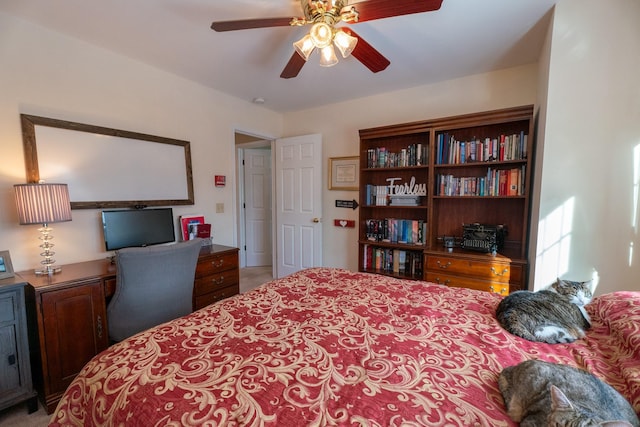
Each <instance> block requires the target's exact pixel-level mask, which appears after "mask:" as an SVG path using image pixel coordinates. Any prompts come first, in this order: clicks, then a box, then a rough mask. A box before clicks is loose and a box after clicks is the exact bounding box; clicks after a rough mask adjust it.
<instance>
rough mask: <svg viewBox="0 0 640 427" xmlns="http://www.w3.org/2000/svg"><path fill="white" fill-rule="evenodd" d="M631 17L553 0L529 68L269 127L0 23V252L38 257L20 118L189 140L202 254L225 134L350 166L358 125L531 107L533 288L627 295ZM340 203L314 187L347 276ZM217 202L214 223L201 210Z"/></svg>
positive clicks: (91, 251) (83, 227)
mask: <svg viewBox="0 0 640 427" xmlns="http://www.w3.org/2000/svg"><path fill="white" fill-rule="evenodd" d="M585 5H586V7H585ZM639 9H640V3H638V2H637V1H636V0H615V1H614V2H599V1H597V0H561V1H560V2H559V3H558V6H557V8H556V11H555V17H554V23H553V27H552V29H551V30H550V33H549V38H548V40H547V44H546V46H545V49H544V50H543V53H542V59H541V61H540V63H539V64H532V65H529V66H523V67H518V68H514V69H509V70H503V71H500V72H496V73H489V74H481V75H476V76H469V77H466V78H462V79H457V80H451V81H446V82H442V83H438V84H433V85H427V86H421V87H418V88H413V89H410V90H405V91H398V92H393V93H387V94H384V95H379V96H372V97H368V98H363V99H357V100H352V101H349V102H344V103H340V104H335V105H331V106H326V107H320V108H317V109H313V110H305V111H299V112H294V113H288V114H285V115H280V114H277V113H274V112H270V111H269V110H266V109H264V108H261V107H258V106H255V105H253V104H251V103H248V102H245V101H242V100H239V99H235V98H231V97H228V96H226V95H224V94H221V93H219V92H216V91H213V90H210V89H207V88H204V87H202V86H199V85H196V84H194V83H192V82H189V81H186V80H184V79H181V78H178V77H176V76H173V75H171V74H168V73H164V72H161V71H158V70H157V69H154V68H151V67H148V66H146V65H145V64H142V63H138V62H136V61H133V60H129V59H126V58H123V57H121V56H117V55H114V54H112V53H110V52H107V51H104V50H101V49H99V48H96V47H92V46H89V45H87V44H85V43H83V42H81V41H78V40H74V39H71V38H68V37H65V36H61V35H59V34H55V33H52V32H49V31H47V30H44V29H42V28H40V27H37V26H33V25H31V24H28V23H24V22H21V21H17V20H14V19H11V18H9V17H7V16H6V15H2V14H0V58H2V66H1V67H0V93H2V96H1V97H0V145H1V147H2V153H1V158H2V162H1V163H0V250H6V249H8V250H10V251H11V255H12V258H13V262H14V267H15V268H16V270H20V269H26V268H32V267H35V266H36V264H37V263H38V261H39V256H38V249H37V247H36V246H37V243H38V242H37V230H36V229H37V227H36V226H19V225H18V224H17V218H16V213H15V207H14V203H13V188H12V185H13V184H15V183H19V182H24V162H23V153H22V137H21V130H20V123H19V114H20V113H29V114H36V115H42V116H48V117H55V118H61V119H65V120H71V121H79V122H83V123H89V124H96V125H102V126H107V127H113V128H120V129H126V130H131V131H137V132H144V133H151V134H156V135H161V136H167V137H171V138H178V139H187V140H190V141H191V143H192V154H193V167H194V184H195V196H196V205H195V206H190V207H177V208H175V214H176V215H180V214H186V213H202V214H204V215H205V216H206V217H207V219H208V220H210V221H211V222H212V223H213V226H214V234H215V236H216V240H217V241H218V242H220V243H224V244H236V243H237V242H236V239H237V237H236V232H235V230H236V219H235V218H236V212H235V187H236V183H235V166H234V164H235V150H234V131H235V130H241V131H244V132H246V133H251V134H255V135H262V136H266V137H279V136H292V135H300V134H307V133H321V134H322V135H323V140H324V149H323V157H324V159H325V164H326V163H327V162H328V160H327V159H328V158H329V157H338V156H349V155H355V154H357V151H358V149H357V146H358V129H363V128H368V127H375V126H383V125H388V124H395V123H404V122H410V121H415V120H422V119H427V118H434V117H442V116H448V115H456V114H464V113H471V112H476V111H482V110H489V109H495V108H503V107H511V106H516V105H522V104H530V103H536V104H538V105H539V106H540V109H539V110H540V115H541V116H540V118H539V123H540V125H541V129H542V135H539V136H538V138H539V140H540V141H541V142H542V141H543V142H544V151H539V153H538V154H539V155H540V156H541V157H543V162H540V163H539V164H538V166H539V167H542V173H538V174H537V175H536V188H537V189H538V190H539V194H540V203H539V204H536V202H537V201H536V200H534V213H535V215H536V216H535V217H534V218H536V219H537V221H535V223H534V224H533V228H534V230H535V228H536V226H538V227H537V228H538V233H537V235H538V237H537V238H535V239H534V242H533V244H532V248H533V251H534V252H536V255H537V259H536V262H537V268H536V270H535V277H536V282H537V284H539V285H540V284H545V283H546V282H547V281H548V280H549V278H551V277H552V276H555V275H562V276H565V277H569V278H575V279H579V278H583V277H586V276H590V275H591V274H592V273H593V272H594V271H597V272H598V273H599V275H600V287H599V288H598V292H604V291H610V290H616V289H636V290H637V289H640V286H639V285H638V283H637V282H636V277H639V274H638V273H639V271H638V270H639V269H640V267H638V263H639V262H640V260H639V259H638V254H637V252H638V250H640V249H636V251H635V252H633V251H632V249H633V248H634V245H636V240H637V233H638V221H637V213H636V209H637V207H638V198H637V195H638V175H640V160H638V157H640V155H638V154H637V152H638V150H640V148H637V147H639V146H640V120H638V117H640V114H639V113H640V101H639V100H640V96H639V95H640V93H639V91H640V84H639V83H640V77H639V74H638V73H637V70H638V69H640V46H639V43H640V33H639V32H640V29H639V28H640V27H638V26H637V25H636V23H637V18H638V16H640V10H639ZM541 146H542V145H541ZM634 156H635V157H634ZM214 174H224V175H227V182H228V184H227V187H225V188H224V189H216V188H215V187H214V186H213V185H212V182H211V181H212V177H213V175H214ZM134 178H135V177H132V179H134ZM323 180H324V181H325V183H326V180H327V175H326V170H325V173H324V175H323ZM352 198H357V193H356V192H340V191H329V190H327V189H326V184H325V191H324V194H323V204H324V212H323V219H324V242H325V245H324V250H323V257H324V261H325V264H326V265H329V266H336V267H346V268H351V269H355V268H356V267H357V244H356V241H357V233H356V230H355V229H341V228H336V227H334V226H333V219H337V218H341V219H357V212H358V211H357V210H356V211H351V210H348V209H338V208H335V207H334V203H335V200H336V199H352ZM220 202H222V203H224V204H225V213H224V214H216V213H215V204H216V203H220ZM556 218H560V219H562V221H560V222H558V221H556V220H555V219H556ZM554 221H555V222H554ZM558 224H561V225H562V226H559V225H558ZM54 234H55V236H56V245H57V246H56V252H57V256H56V258H57V259H58V261H59V262H60V263H68V262H75V261H81V260H88V259H97V258H101V257H103V256H105V255H107V254H106V252H104V250H103V249H102V237H101V232H100V228H99V211H96V210H88V211H73V221H72V222H69V223H62V224H56V225H55V231H54ZM567 237H569V238H570V239H569V240H566V238H567ZM563 238H565V240H563ZM554 242H565V243H567V244H566V245H564V246H563V245H560V244H559V245H557V246H555V247H554V244H553V243H554ZM555 249H558V250H557V251H556V250H555ZM554 251H555V252H554Z"/></svg>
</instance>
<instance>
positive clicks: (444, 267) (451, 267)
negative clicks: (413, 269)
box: [427, 255, 511, 287]
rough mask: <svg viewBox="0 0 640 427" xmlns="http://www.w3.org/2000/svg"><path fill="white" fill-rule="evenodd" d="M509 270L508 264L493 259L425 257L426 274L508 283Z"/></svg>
mask: <svg viewBox="0 0 640 427" xmlns="http://www.w3.org/2000/svg"><path fill="white" fill-rule="evenodd" d="M510 270H511V268H510V266H509V264H507V263H504V262H499V261H496V260H493V259H487V260H473V259H464V258H453V257H447V256H435V255H434V256H431V255H430V256H427V272H432V273H436V272H440V273H442V274H448V275H451V274H453V275H455V274H460V275H465V276H472V277H474V278H478V279H486V280H490V281H492V282H500V283H509V276H510ZM507 287H508V286H507Z"/></svg>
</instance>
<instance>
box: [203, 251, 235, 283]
mask: <svg viewBox="0 0 640 427" xmlns="http://www.w3.org/2000/svg"><path fill="white" fill-rule="evenodd" d="M230 269H236V270H237V269H238V254H237V253H236V252H233V253H228V254H220V255H210V256H206V257H202V258H200V260H199V261H198V265H197V266H196V279H197V278H200V277H205V276H210V275H212V274H215V273H218V272H221V271H225V270H230Z"/></svg>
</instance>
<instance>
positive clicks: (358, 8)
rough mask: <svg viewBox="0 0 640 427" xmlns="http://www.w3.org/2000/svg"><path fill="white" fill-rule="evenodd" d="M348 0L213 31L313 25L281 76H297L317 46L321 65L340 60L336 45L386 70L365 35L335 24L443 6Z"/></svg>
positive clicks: (308, 2)
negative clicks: (300, 16) (300, 12)
mask: <svg viewBox="0 0 640 427" xmlns="http://www.w3.org/2000/svg"><path fill="white" fill-rule="evenodd" d="M348 3H349V0H300V6H301V8H302V11H303V13H304V17H303V18H297V17H292V18H289V17H281V18H256V19H241V20H235V21H215V22H213V23H212V24H211V28H212V29H213V30H214V31H218V32H220V31H234V30H247V29H251V28H267V27H286V26H303V25H311V29H310V31H309V33H308V34H307V35H305V36H304V37H303V38H302V39H300V40H298V41H297V42H295V43H294V44H293V46H294V48H295V52H294V53H293V55H292V56H291V59H290V60H289V62H288V63H287V65H286V66H285V67H284V70H282V73H281V74H280V77H282V78H283V79H290V78H292V77H295V76H297V75H298V73H299V72H300V70H301V69H302V66H303V65H304V64H305V62H306V61H307V60H308V59H309V56H310V55H311V53H312V52H313V50H314V49H316V48H317V49H318V50H319V51H320V65H322V66H332V65H334V64H336V63H337V62H338V58H337V57H336V54H335V50H334V45H335V47H337V48H338V50H339V51H340V53H341V54H342V56H343V57H344V58H346V57H348V56H349V55H350V54H353V56H354V57H355V58H356V59H357V60H358V61H360V62H361V63H362V64H364V66H366V67H367V68H368V69H369V70H371V71H372V72H374V73H377V72H379V71H382V70H384V69H385V68H387V66H389V64H390V62H389V60H388V59H387V58H385V57H384V56H383V55H382V54H381V53H380V52H378V51H377V50H376V49H375V48H374V47H373V46H371V45H370V44H369V43H367V42H366V41H365V40H364V39H363V38H362V37H360V36H359V35H357V34H356V33H355V32H354V31H353V30H351V29H350V28H347V27H339V28H337V27H336V24H338V23H340V22H344V23H347V24H356V23H358V22H365V21H373V20H374V19H382V18H390V17H393V16H401V15H409V14H412V13H421V12H430V11H434V10H438V9H440V6H441V5H442V0H367V1H360V2H354V3H351V4H348Z"/></svg>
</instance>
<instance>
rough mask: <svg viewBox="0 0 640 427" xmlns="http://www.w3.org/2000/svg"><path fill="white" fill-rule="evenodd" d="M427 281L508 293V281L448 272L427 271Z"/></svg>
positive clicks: (501, 293) (503, 293) (502, 293)
mask: <svg viewBox="0 0 640 427" xmlns="http://www.w3.org/2000/svg"><path fill="white" fill-rule="evenodd" d="M426 279H427V282H433V283H438V284H441V285H447V286H451V287H454V288H470V289H477V290H479V291H486V292H496V293H498V294H500V295H505V296H506V295H509V284H508V283H495V282H488V281H485V280H475V279H472V278H469V277H460V276H453V275H448V274H439V273H434V272H432V271H427V277H426Z"/></svg>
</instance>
